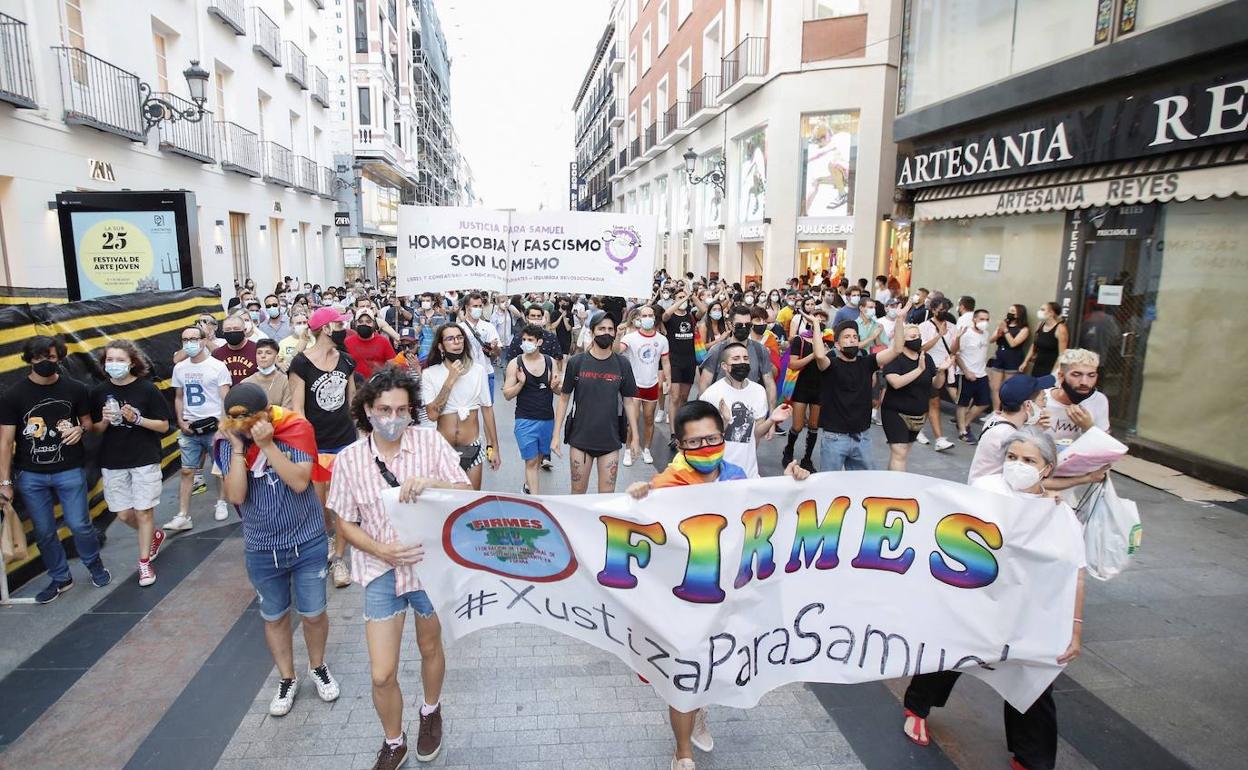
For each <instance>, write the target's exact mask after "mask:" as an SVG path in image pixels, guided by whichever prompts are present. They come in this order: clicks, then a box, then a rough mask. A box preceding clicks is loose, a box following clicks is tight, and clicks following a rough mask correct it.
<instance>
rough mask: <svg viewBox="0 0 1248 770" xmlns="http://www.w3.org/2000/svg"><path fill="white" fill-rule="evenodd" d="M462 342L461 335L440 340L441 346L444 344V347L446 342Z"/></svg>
mask: <svg viewBox="0 0 1248 770" xmlns="http://www.w3.org/2000/svg"><path fill="white" fill-rule="evenodd" d="M463 341H464V336H463V335H462V334H460V335H456V336H454V337H443V338H442V344H444V345H445V344H446V343H448V342H463Z"/></svg>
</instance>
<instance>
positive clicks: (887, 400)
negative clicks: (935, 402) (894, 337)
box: [881, 353, 936, 415]
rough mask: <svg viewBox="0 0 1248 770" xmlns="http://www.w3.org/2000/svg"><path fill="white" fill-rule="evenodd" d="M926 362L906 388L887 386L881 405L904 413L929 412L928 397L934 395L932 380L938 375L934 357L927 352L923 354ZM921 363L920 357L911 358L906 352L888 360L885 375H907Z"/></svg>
mask: <svg viewBox="0 0 1248 770" xmlns="http://www.w3.org/2000/svg"><path fill="white" fill-rule="evenodd" d="M923 358H924V363H925V364H926V365H925V367H924V368H923V373H922V374H920V375H919V376H918V377H916V378H915V379H914V381H913V382H911V383H910V384H909V385H907V386H905V387H904V388H894V387H893V386H892V385H887V384H886V386H885V389H884V400H883V401H882V402H881V406H882V407H883V408H885V409H892V410H893V411H894V412H901V413H902V414H912V415H920V414H926V413H927V403H928V399H930V398H931V397H932V380H933V379H935V377H936V365H935V364H934V363H932V357H931V356H929V355H928V354H927V353H924V354H923ZM918 365H919V361H918V359H915V360H913V361H912V360H910V357H909V356H907V355H905V354H904V353H903V354H901V355H899V356H897V357H896V358H894V359H893V360H892V361H889V362H888V365H887V366H885V367H884V369H883V371H884V376H885V377H887V376H888V375H890V374H900V375H907V374H909V373H910V372H912V371H914V368H915V367H916V366H918Z"/></svg>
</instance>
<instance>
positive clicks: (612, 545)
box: [598, 516, 667, 588]
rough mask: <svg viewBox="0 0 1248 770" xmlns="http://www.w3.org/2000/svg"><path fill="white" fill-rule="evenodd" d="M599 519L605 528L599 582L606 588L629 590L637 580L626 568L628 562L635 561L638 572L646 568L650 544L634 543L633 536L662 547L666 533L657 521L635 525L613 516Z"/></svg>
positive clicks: (640, 541) (648, 560) (643, 541)
mask: <svg viewBox="0 0 1248 770" xmlns="http://www.w3.org/2000/svg"><path fill="white" fill-rule="evenodd" d="M598 520H599V521H601V522H602V524H603V526H605V527H606V528H607V556H606V559H605V560H604V561H603V565H604V566H603V568H602V571H601V572H599V573H598V582H599V583H601V584H602V585H604V586H607V587H608V588H632V587H633V586H635V585H637V577H636V576H635V575H634V574H633V573H632V570H630V569H629V566H630V565H629V560H630V559H636V560H637V568H638V569H645V568H646V565H647V564H649V563H650V543H648V542H646V541H645V540H640V539H639V540H638V541H637V542H635V543H634V542H633V534H634V533H635V534H637V535H640V536H641V537H643V538H648V539H649V540H650V541H652V542H653V543H654V544H655V545H663V544H664V543H666V542H667V532H666V531H665V530H664V529H663V525H662V524H660V523H658V522H657V521H656V522H653V523H651V524H638V523H636V522H633V521H628V520H627V519H617V518H615V517H613V516H599V517H598Z"/></svg>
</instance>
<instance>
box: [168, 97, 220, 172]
mask: <svg viewBox="0 0 1248 770" xmlns="http://www.w3.org/2000/svg"><path fill="white" fill-rule="evenodd" d="M156 96H158V97H160V98H161V99H164V100H165V101H167V102H169V103H170V104H172V105H173V106H174V109H176V110H177V111H178V112H181V113H185V112H186V111H187V110H194V109H197V108H196V105H195V103H194V102H192V101H188V100H187V99H183V98H182V97H181V96H178V95H177V94H171V93H160V92H157V93H156ZM212 127H213V121H212V113H211V112H208V111H207V110H204V114H203V117H202V118H201V119H200V120H199V122H197V123H192V122H191V121H189V120H165V121H162V122H161V124H160V149H162V150H166V151H168V152H172V153H174V154H175V155H182V156H185V157H187V158H191V159H193V160H197V161H199V162H200V163H213V162H214V161H215V160H216V158H215V157H214V153H213V137H212V133H213V132H212Z"/></svg>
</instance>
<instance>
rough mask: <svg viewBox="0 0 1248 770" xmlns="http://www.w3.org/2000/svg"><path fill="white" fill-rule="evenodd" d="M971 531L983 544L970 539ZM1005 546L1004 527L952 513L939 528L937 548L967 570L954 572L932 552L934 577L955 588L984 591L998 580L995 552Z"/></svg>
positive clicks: (938, 525)
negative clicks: (993, 553)
mask: <svg viewBox="0 0 1248 770" xmlns="http://www.w3.org/2000/svg"><path fill="white" fill-rule="evenodd" d="M972 532H973V533H975V534H976V535H979V537H980V538H981V539H982V540H983V544H982V545H981V544H980V543H978V542H976V541H975V540H972V539H971V537H970V534H971V533H972ZM1002 543H1003V541H1002V539H1001V528H1000V527H998V526H997V525H996V524H992V523H991V522H987V521H984V520H982V519H977V518H975V517H974V516H971V515H970V514H967V513H953V514H950V515H948V516H946V517H945V518H943V519H941V520H940V522H939V523H938V524H937V525H936V546H937V547H938V548H940V550H941V551H943V552H944V553H945V555H946V556H948V557H949V558H951V559H953V560H955V561H958V562H961V563H962V564H963V565H964V566H965V567H966V569H965V570H956V569H953V568H952V567H950V566H949V565H948V564H947V563H946V562H945V559H944V558H943V557H941V555H940V554H938V553H936V552H934V551H933V552H932V554H931V556H929V557H928V563H929V565H930V566H931V568H932V577H934V578H936V579H937V580H939V581H940V582H942V583H948V584H949V585H951V586H953V587H955V588H983V587H984V586H986V585H988V584H990V583H992V581H994V580H996V579H997V571H998V567H997V559H996V557H995V556H993V555H992V551H993V550H995V549H997V548H1000V547H1001V545H1002ZM985 545H986V546H987V547H984V546H985ZM990 549H991V550H990Z"/></svg>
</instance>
